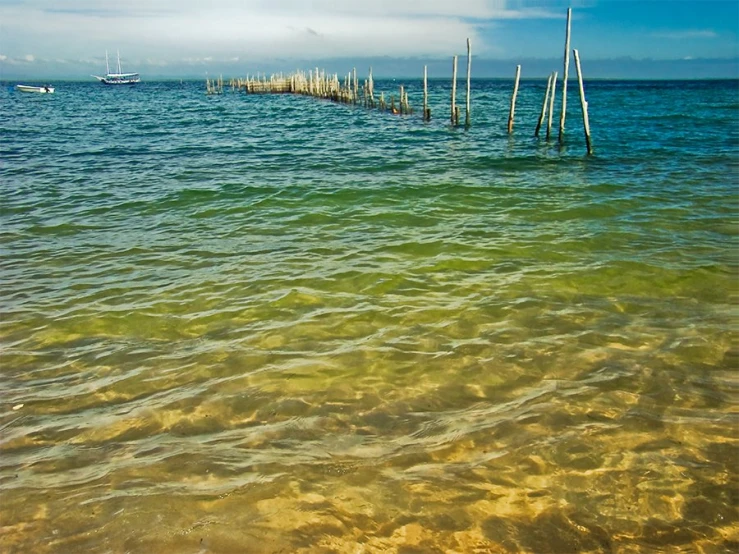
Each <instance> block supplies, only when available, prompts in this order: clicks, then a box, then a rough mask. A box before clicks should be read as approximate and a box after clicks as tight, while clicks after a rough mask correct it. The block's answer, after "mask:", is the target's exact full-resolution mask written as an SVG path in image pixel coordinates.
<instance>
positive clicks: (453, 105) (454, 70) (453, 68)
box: [452, 56, 457, 125]
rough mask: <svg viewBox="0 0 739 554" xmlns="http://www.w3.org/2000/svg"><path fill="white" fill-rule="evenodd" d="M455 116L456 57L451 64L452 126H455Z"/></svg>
mask: <svg viewBox="0 0 739 554" xmlns="http://www.w3.org/2000/svg"><path fill="white" fill-rule="evenodd" d="M456 115H457V56H454V59H453V62H452V125H455V119H456Z"/></svg>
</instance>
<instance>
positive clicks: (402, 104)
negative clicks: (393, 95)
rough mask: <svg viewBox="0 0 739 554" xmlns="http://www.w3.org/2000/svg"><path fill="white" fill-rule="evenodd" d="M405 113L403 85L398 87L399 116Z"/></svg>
mask: <svg viewBox="0 0 739 554" xmlns="http://www.w3.org/2000/svg"><path fill="white" fill-rule="evenodd" d="M405 113H407V108H406V105H405V87H404V86H403V85H400V114H401V115H403V114H405Z"/></svg>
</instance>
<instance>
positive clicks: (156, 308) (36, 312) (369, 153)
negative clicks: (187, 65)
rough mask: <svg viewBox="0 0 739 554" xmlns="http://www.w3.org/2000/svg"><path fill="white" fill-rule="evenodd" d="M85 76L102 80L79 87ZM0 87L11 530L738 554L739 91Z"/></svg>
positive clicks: (412, 548) (248, 547)
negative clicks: (367, 93) (388, 108)
mask: <svg viewBox="0 0 739 554" xmlns="http://www.w3.org/2000/svg"><path fill="white" fill-rule="evenodd" d="M91 81H92V80H91ZM52 84H53V85H54V86H55V87H56V92H55V93H54V94H22V93H19V92H16V91H15V90H14V85H15V83H12V82H5V83H2V86H0V195H1V196H0V309H1V312H0V314H1V315H0V551H2V552H4V553H31V552H32V553H35V554H46V553H64V554H66V553H82V552H96V553H97V552H100V553H115V554H117V553H154V554H159V553H162V554H169V553H172V554H180V553H210V552H213V553H254V554H268V553H269V554H272V553H275V554H276V553H314V552H316V553H325V554H329V553H352V554H355V553H356V554H362V553H365V554H371V553H398V554H413V553H416V554H418V553H509V552H523V553H532V554H540V553H554V554H571V553H581V552H582V553H619V554H621V553H624V554H626V553H641V552H648V553H652V552H655V553H656V552H660V553H662V552H668V553H678V552H681V553H694V552H695V553H701V554H713V553H724V552H736V551H737V550H739V515H738V512H737V507H738V506H739V476H738V471H737V470H738V469H739V425H738V424H739V378H738V376H737V370H739V342H738V341H737V338H738V335H737V331H738V330H739V318H738V316H739V312H738V310H737V306H738V305H739V82H737V81H674V82H673V81H603V80H593V81H588V80H587V79H586V80H585V84H584V91H585V95H586V99H587V105H588V111H589V122H590V128H591V135H592V145H593V153H592V154H591V155H588V153H587V149H586V143H585V138H584V129H583V127H584V126H583V116H582V113H581V102H580V98H579V88H578V86H577V81H576V80H571V81H570V83H569V87H568V103H567V118H566V122H565V133H564V136H563V140H562V142H561V143H560V140H559V136H558V130H559V129H558V128H559V120H560V113H561V96H560V93H561V82H560V83H558V86H557V98H556V101H555V103H554V114H553V123H552V131H551V136H550V138H549V139H548V140H547V138H546V127H547V121H546V119H548V117H547V118H546V119H545V123H544V125H543V127H542V130H541V132H540V135H539V136H538V137H535V136H534V130H535V127H536V123H537V120H538V118H539V116H540V113H541V108H542V105H543V100H544V94H545V90H546V79H534V80H524V81H522V83H521V85H520V88H519V92H518V97H517V102H516V110H515V117H514V122H513V123H514V124H513V129H512V132H511V133H508V130H507V124H508V119H509V109H510V102H511V96H512V92H513V79H507V80H478V79H473V80H472V83H471V100H470V102H471V111H470V123H471V124H470V126H469V127H468V126H466V125H465V124H464V119H465V100H466V99H465V94H466V87H465V83H464V81H463V80H462V79H460V81H459V86H458V87H457V102H458V104H459V105H460V107H461V120H462V121H461V123H462V124H461V125H460V126H452V125H451V122H450V113H451V108H450V91H451V82H450V80H448V81H446V80H432V81H431V82H430V84H429V106H430V108H431V120H430V121H423V119H422V117H421V113H422V97H423V91H422V82H421V80H420V79H406V80H401V79H397V80H377V81H376V82H375V94H376V95H379V94H380V92H383V93H384V95H385V98H386V99H387V100H388V101H390V98H391V96H394V97H395V101H396V102H397V100H398V97H399V96H398V91H399V87H400V85H403V86H404V87H405V88H406V90H407V91H408V94H409V100H410V104H411V106H412V107H413V108H414V110H415V111H414V113H413V114H410V115H394V114H392V113H389V112H383V111H380V110H377V109H367V108H365V107H363V106H361V105H356V106H355V105H345V104H337V103H333V102H330V101H327V100H323V99H319V98H313V97H308V96H298V95H290V94H273V95H266V94H265V95H257V94H253V95H247V94H245V93H244V92H243V91H242V92H239V91H233V90H232V89H231V87H230V86H229V84H228V81H227V82H226V84H225V87H224V91H223V94H218V95H206V94H205V81H204V80H203V81H184V82H181V81H168V82H152V81H146V80H144V81H143V82H141V83H140V84H138V85H135V86H130V87H106V86H103V85H100V84H99V83H97V82H61V81H60V82H55V83H52Z"/></svg>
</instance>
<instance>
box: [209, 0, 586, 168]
mask: <svg viewBox="0 0 739 554" xmlns="http://www.w3.org/2000/svg"><path fill="white" fill-rule="evenodd" d="M571 16H572V10H571V9H568V10H567V32H566V38H565V57H564V75H563V79H562V111H561V112H560V124H559V125H560V126H559V141H560V144H562V142H563V139H564V125H565V117H566V111H567V80H568V72H569V60H570V57H569V52H570V29H571V23H570V22H571ZM573 53H574V57H575V62H576V66H577V77H578V83H579V88H580V102H581V107H582V112H583V125H584V130H585V142H586V146H587V151H588V154H591V153H592V143H591V139H590V124H589V119H588V103H587V101H586V100H585V90H584V87H583V79H582V71H581V68H580V57H579V54H578V51H577V50H573ZM457 61H458V60H457V56H454V57H453V59H452V96H451V113H450V121H451V124H452V125H453V126H458V125H459V120H460V108H459V106H458V105H457ZM471 68H472V46H471V43H470V39H467V91H466V92H467V94H466V102H465V104H466V105H465V127H469V126H470V124H471V109H470V84H471ZM557 76H558V73H557V72H556V71H555V72H553V73H552V74H550V75H549V78H548V80H547V88H546V93H545V96H544V101H543V103H542V109H541V114H540V116H539V120H538V122H537V125H536V130H535V132H534V136H537V137H538V136H539V132H540V130H541V127H542V125H543V123H544V120H545V119H546V116H547V112H548V113H549V118H548V121H547V127H546V139H547V140H549V138H550V135H551V128H552V118H553V114H554V99H555V95H556V88H557ZM520 77H521V66H520V65H518V66H517V67H516V77H515V82H514V86H513V95H512V97H511V107H510V111H509V115H508V133H512V132H513V122H514V115H515V110H516V98H517V96H518V86H519V80H520ZM230 84H231V88H232V90H242V89H243V90H244V91H245V92H246V93H248V94H269V93H289V94H301V95H305V96H313V97H316V98H323V99H327V100H331V101H333V102H338V103H342V104H354V105H363V106H364V107H366V108H377V109H379V110H382V111H390V112H391V113H393V114H398V115H408V114H412V113H414V110H413V108H412V107H411V105H410V103H409V102H408V92H407V90H406V89H405V87H404V86H402V85H401V86H400V91H399V95H398V102H397V104H396V102H395V95H391V97H390V103H389V104H388V102H387V100H386V98H385V94H384V93H380V96H379V98H377V97H376V95H375V85H374V79H373V77H372V68H370V70H369V76H368V77H367V79H365V80H364V82H363V85H362V86H361V88H360V86H359V80H358V78H357V70H356V68H355V69H353V70H352V72H350V73H348V74H347V75H345V76H344V77H343V78H342V79H340V78H339V76H338V74H336V73H334V74H332V75H331V74H327V73H326V72H325V71H319V70H318V68H315V70H310V71H308V72H307V73H306V72H304V71H298V72H296V73H293V74H289V75H284V74H282V73H280V74H277V75H271V76H270V77H269V78H268V77H267V76H266V74H262V75H256V76H251V77H250V76H247V77H246V78H245V79H232V80H231V83H230ZM222 90H223V81H222V79H220V80H219V81H218V82H217V84H216V85H215V86H214V85H212V84H211V83H210V81H208V83H207V92H208V93H209V94H214V93H218V92H222ZM422 117H423V119H424V121H429V120H430V119H431V109H430V108H429V106H428V70H427V66H424V68H423V111H422Z"/></svg>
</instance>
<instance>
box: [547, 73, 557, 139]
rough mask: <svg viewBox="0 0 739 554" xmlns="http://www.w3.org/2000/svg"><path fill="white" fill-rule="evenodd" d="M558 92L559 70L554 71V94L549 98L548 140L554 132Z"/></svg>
mask: <svg viewBox="0 0 739 554" xmlns="http://www.w3.org/2000/svg"><path fill="white" fill-rule="evenodd" d="M556 92H557V72H556V71H555V72H554V73H552V96H551V97H550V98H549V121H548V122H547V140H549V136H550V135H551V133H552V116H553V115H554V97H555V96H556Z"/></svg>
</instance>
